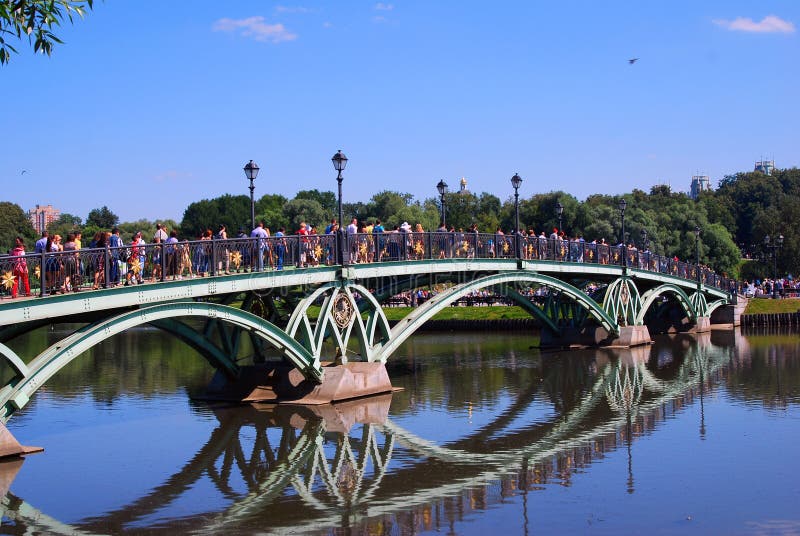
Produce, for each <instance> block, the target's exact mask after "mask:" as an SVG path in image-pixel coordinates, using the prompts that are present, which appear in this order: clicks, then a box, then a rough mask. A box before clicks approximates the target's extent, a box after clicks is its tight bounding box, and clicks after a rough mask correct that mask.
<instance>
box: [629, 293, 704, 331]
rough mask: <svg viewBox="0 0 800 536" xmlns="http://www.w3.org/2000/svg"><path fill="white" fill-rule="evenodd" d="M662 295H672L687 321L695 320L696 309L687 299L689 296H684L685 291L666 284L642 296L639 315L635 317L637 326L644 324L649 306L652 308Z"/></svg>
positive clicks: (689, 299)
mask: <svg viewBox="0 0 800 536" xmlns="http://www.w3.org/2000/svg"><path fill="white" fill-rule="evenodd" d="M664 294H671V295H673V296H674V297H675V299H676V300H677V301H678V303H679V304H680V306H681V308H682V309H683V311H684V312H685V313H686V315H687V316H688V317H689V319H691V320H692V321H695V320H696V319H697V316H698V314H697V309H696V308H695V306H694V303H693V302H692V300H691V298H689V296H688V295H687V294H686V291H684V290H683V289H682V288H680V287H679V286H677V285H673V284H671V283H666V284H663V285H659V286H657V287H655V288H652V289H650V290H648V291H647V292H645V293H644V294H642V307H641V310H640V311H639V315H638V316H637V317H636V324H637V325H640V324H643V323H644V317H645V315H646V314H647V311H648V310H649V309H650V306H652V305H653V303H654V302H655V301H656V300H657V299H658V298H659V297H661V296H663V295H664ZM700 316H702V315H700Z"/></svg>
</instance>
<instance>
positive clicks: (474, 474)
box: [2, 336, 737, 534]
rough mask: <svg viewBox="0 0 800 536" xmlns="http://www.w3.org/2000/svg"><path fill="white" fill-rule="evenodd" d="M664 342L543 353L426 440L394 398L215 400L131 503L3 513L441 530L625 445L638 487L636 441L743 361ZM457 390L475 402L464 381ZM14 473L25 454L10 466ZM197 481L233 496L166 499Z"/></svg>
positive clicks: (14, 500) (78, 527) (44, 521)
mask: <svg viewBox="0 0 800 536" xmlns="http://www.w3.org/2000/svg"><path fill="white" fill-rule="evenodd" d="M664 351H665V347H664V346H658V347H656V346H653V347H642V348H638V349H631V350H614V351H612V350H592V351H590V352H589V351H587V352H582V353H576V352H571V353H569V354H564V355H550V356H547V357H545V358H544V359H543V364H542V367H541V369H540V370H537V371H536V372H535V373H536V374H541V381H539V382H536V383H533V382H531V383H530V385H526V386H522V388H520V389H519V390H518V391H517V393H518V395H517V398H516V399H515V400H513V401H511V403H510V404H509V406H508V408H506V409H505V410H504V411H501V412H500V413H499V414H498V415H496V417H495V418H494V419H493V420H492V421H491V422H489V423H487V424H485V425H483V426H479V427H478V428H477V430H476V431H474V432H472V433H470V434H467V435H464V436H463V437H459V438H456V439H453V440H450V441H446V442H436V441H431V440H428V439H425V438H423V437H419V436H417V435H416V434H415V433H414V432H412V431H410V430H408V429H404V428H403V427H401V426H399V425H398V424H396V423H395V422H394V421H393V420H392V419H391V418H389V413H390V411H389V409H390V404H392V403H393V401H392V395H385V396H382V397H372V398H368V399H365V400H358V401H352V402H348V403H343V404H337V405H335V406H330V405H329V406H319V407H296V406H257V405H254V406H242V407H240V406H236V407H223V408H218V409H216V410H215V411H214V415H215V417H216V419H217V422H218V424H217V426H216V428H215V429H214V431H213V432H212V434H211V436H210V437H209V439H208V441H207V442H206V444H205V445H203V446H202V447H201V448H200V450H199V451H198V452H197V453H196V454H195V455H194V456H193V457H192V458H191V459H190V460H189V461H188V462H187V463H186V464H185V465H184V466H183V467H182V468H181V469H180V470H179V471H178V472H176V473H175V474H173V475H172V476H170V477H169V478H167V479H166V480H165V481H164V482H163V483H162V484H161V485H159V486H157V487H155V488H153V489H152V490H151V491H150V492H149V493H148V494H146V495H145V496H142V497H140V498H139V499H137V500H135V501H134V502H132V503H130V504H127V505H125V506H123V507H120V508H118V509H116V510H114V511H110V512H107V513H104V514H102V515H98V516H96V517H92V518H88V519H84V520H82V521H81V522H78V523H75V524H73V525H71V526H67V525H62V524H60V523H59V522H58V521H56V520H54V519H51V518H48V517H47V516H46V515H45V514H44V513H42V512H38V511H37V510H35V508H33V507H32V506H31V505H29V504H28V503H26V502H25V501H24V500H23V499H21V498H18V497H16V496H15V495H14V494H13V493H7V494H6V495H5V498H4V499H3V502H2V504H3V509H4V512H3V514H4V517H3V519H4V520H5V521H4V524H6V523H7V522H12V523H13V524H14V527H16V529H18V530H19V532H20V533H22V532H36V531H40V532H44V533H55V534H57V533H62V534H66V533H75V532H76V531H77V532H79V533H112V534H116V533H121V532H125V531H126V530H130V529H131V528H135V527H139V528H142V527H146V528H147V531H148V532H150V533H157V532H169V533H174V532H175V531H176V530H180V531H181V532H193V533H213V534H217V533H223V532H225V531H230V530H235V531H237V532H248V531H252V532H257V531H259V530H263V529H264V527H270V530H274V531H279V532H280V531H286V532H294V533H301V532H318V531H325V530H334V529H336V528H337V527H338V528H342V527H345V528H346V532H347V531H351V530H352V531H356V532H368V533H386V532H390V531H391V530H393V529H392V528H393V527H394V530H400V531H401V532H403V533H405V532H413V531H417V530H445V529H446V528H447V527H448V526H449V527H452V526H453V524H454V523H457V522H459V521H460V520H462V519H464V518H465V517H466V516H469V515H470V514H471V513H472V512H479V511H482V510H484V509H486V508H488V507H489V506H491V505H492V504H497V503H499V502H503V501H504V500H506V499H507V498H509V497H513V496H516V495H518V494H522V495H523V496H524V499H525V500H526V501H527V493H529V492H531V491H536V490H539V489H544V488H545V487H546V486H548V485H553V484H556V485H560V486H570V485H571V479H572V478H573V475H574V473H575V472H576V471H581V470H584V469H585V468H587V467H588V466H590V465H591V464H592V463H593V461H595V460H597V459H602V458H603V457H604V455H605V454H606V453H608V452H610V451H613V450H615V449H617V448H619V447H623V446H624V447H625V448H626V449H627V451H628V454H629V458H628V461H629V465H628V471H629V475H628V480H627V485H628V490H629V492H633V491H634V478H633V464H632V454H631V447H632V444H633V441H634V439H636V438H637V437H640V436H642V435H644V434H648V433H651V432H652V431H653V430H654V429H655V427H656V426H657V424H658V423H659V422H661V421H662V420H664V419H665V418H668V417H669V416H671V415H673V414H674V413H675V412H678V411H680V410H681V408H683V407H685V406H686V405H689V404H692V403H693V402H694V400H695V397H697V396H703V393H706V394H707V393H708V392H709V390H711V389H713V386H714V385H716V384H717V383H718V382H719V381H720V380H721V376H720V371H721V370H722V367H723V366H726V365H728V364H729V363H732V362H736V360H737V355H736V350H735V347H734V346H730V345H728V346H718V345H715V344H712V343H711V340H710V338H709V337H708V336H706V337H701V338H691V337H677V338H674V339H672V342H671V343H669V346H668V348H667V351H668V352H669V353H670V354H671V355H670V358H669V359H664V355H663V354H664ZM460 392H462V393H463V395H464V398H466V399H467V400H468V398H467V397H469V396H470V394H469V393H468V390H467V389H464V388H463V387H462V388H460ZM400 395H401V396H396V398H395V400H394V403H395V407H394V408H393V409H394V411H395V412H398V413H402V412H403V411H404V410H405V409H407V406H406V405H402V404H401V405H399V407H398V405H397V401H398V399H402V398H403V396H402V393H400ZM467 400H465V399H462V400H461V402H462V407H466V402H467ZM542 400H547V401H549V404H550V405H551V406H552V407H553V408H555V409H556V410H557V411H555V412H554V414H553V416H552V417H551V418H549V419H546V420H541V421H536V422H522V423H521V422H519V420H518V419H515V416H516V415H518V414H520V413H521V412H523V410H524V408H525V407H527V406H528V405H530V404H532V403H534V401H536V402H537V403H541V401H542ZM451 403H452V404H454V405H457V404H458V401H457V400H456V399H453V400H451ZM701 426H705V425H704V423H701ZM398 453H401V454H402V455H401V456H400V457H399V458H398ZM16 470H19V465H17V466H16V467H15V468H11V467H10V466H9V471H11V472H12V473H13V472H14V471H16ZM9 474H11V473H9ZM14 474H15V473H14ZM201 478H207V479H209V480H210V481H212V482H213V485H214V486H215V488H216V489H217V490H218V491H219V493H220V494H221V496H223V497H224V498H225V501H226V503H225V504H223V505H221V507H220V505H215V506H214V507H213V508H212V509H210V510H209V511H208V512H206V513H204V514H199V515H191V516H186V517H175V516H171V514H170V511H171V510H170V505H172V504H174V503H176V502H177V501H179V500H180V499H181V497H182V496H183V495H184V494H185V493H187V491H188V490H190V489H191V488H192V487H193V486H194V485H195V484H196V483H197V482H198V481H199V480H200V479H201ZM10 479H13V474H11V476H10ZM487 482H488V484H487ZM154 520H155V521H154ZM526 527H527V523H526ZM16 529H15V531H16Z"/></svg>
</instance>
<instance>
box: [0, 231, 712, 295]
mask: <svg viewBox="0 0 800 536" xmlns="http://www.w3.org/2000/svg"><path fill="white" fill-rule="evenodd" d="M339 233H340V226H339V222H338V221H337V219H335V218H334V219H332V220H331V222H330V223H329V224H328V225H327V226H326V227H325V229H324V232H323V233H322V234H319V233H318V232H317V227H316V226H314V225H311V224H307V223H306V222H301V223H300V225H299V226H298V229H297V230H296V232H295V233H293V234H291V235H287V234H286V230H285V229H284V228H283V227H281V228H279V229H278V230H277V231H276V232H275V233H274V234H272V233H271V231H270V229H269V227H267V226H266V225H265V224H264V222H259V223H258V224H257V225H256V226H255V227H254V228H253V229H252V230H251V231H250V232H249V233H248V232H247V231H246V230H245V229H244V228H240V229H239V232H238V233H237V234H236V236H234V237H231V236H229V235H228V231H227V229H226V227H225V226H224V225H219V226H218V228H217V230H216V232H213V231H212V230H211V229H206V230H204V231H203V232H201V233H200V234H199V236H198V237H197V239H196V240H193V241H191V242H190V241H188V240H186V239H185V238H184V239H182V240H181V239H179V237H178V233H177V231H176V230H174V229H173V230H169V229H167V228H166V227H164V226H163V225H162V224H157V225H156V231H155V233H154V234H153V236H152V238H151V241H150V242H149V243H148V242H147V241H146V240H145V237H144V236H143V233H142V232H141V231H139V232H135V233H133V234H132V235H131V236H130V237H129V239H128V240H127V242H126V241H125V240H123V238H122V236H121V234H120V230H119V229H118V228H113V229H111V230H110V231H100V232H97V233H95V234H94V236H92V238H91V239H90V240H89V242H88V244H84V238H83V236H82V233H81V232H80V231H76V232H73V233H69V234H67V237H66V240H63V242H62V237H61V236H60V235H58V234H53V235H52V236H51V235H50V234H49V233H48V232H46V231H45V232H44V233H42V237H41V238H40V239H39V240H37V241H36V243H35V244H34V248H33V253H34V254H36V255H41V254H43V253H45V254H46V255H44V256H42V258H43V259H44V262H43V263H42V264H43V267H41V268H37V270H38V272H39V273H37V276H38V277H41V279H42V282H43V284H44V286H45V288H46V290H47V292H48V293H65V292H78V291H80V290H83V289H88V288H93V289H98V288H108V287H114V286H119V285H136V284H143V283H146V282H156V281H159V280H163V279H168V278H169V279H173V280H175V279H182V278H195V277H205V276H208V275H211V274H212V273H213V274H223V273H224V274H229V273H231V272H241V271H263V270H266V269H274V270H283V269H284V267H285V266H286V264H287V263H289V262H290V263H291V264H292V265H294V266H297V267H301V268H302V267H311V266H317V265H320V264H326V265H332V264H336V263H338V262H339V256H340V255H342V254H344V255H345V256H346V260H347V262H348V263H351V264H359V263H371V262H380V261H387V260H421V259H423V258H439V259H445V258H457V257H463V258H476V257H477V258H503V257H506V258H512V257H516V256H517V255H519V256H520V257H522V258H524V259H553V260H560V261H570V262H589V263H597V264H623V263H626V264H627V265H628V266H631V267H638V268H643V269H650V270H656V271H661V272H668V273H675V274H677V275H682V276H684V277H687V276H688V273H679V272H678V266H679V264H681V263H679V262H678V259H677V257H675V258H672V259H665V258H664V257H660V256H656V255H652V254H651V253H650V251H649V249H647V247H646V246H645V247H644V248H642V249H641V250H639V249H637V248H636V245H635V244H627V245H625V244H617V245H611V244H608V243H606V241H605V239H604V238H601V239H599V240H592V241H586V240H584V238H583V236H581V235H577V236H573V237H568V236H567V235H566V234H565V233H564V231H563V230H559V229H557V228H553V230H552V232H551V233H550V234H549V235H547V234H546V233H545V232H544V231H541V232H540V233H539V234H536V233H535V232H534V231H533V230H532V229H529V230H528V231H527V232H525V233H520V235H519V238H518V239H517V237H515V236H514V234H513V233H504V232H503V230H502V229H497V230H496V231H495V232H494V233H480V232H479V231H478V228H477V225H476V224H472V225H471V226H470V227H469V228H468V229H467V230H466V231H465V230H463V229H456V228H455V227H454V226H452V225H451V226H446V225H444V223H442V224H441V225H440V226H439V227H438V228H437V229H436V230H435V232H434V233H426V232H425V230H424V229H423V226H422V225H421V224H419V223H417V224H416V225H415V226H413V227H412V226H411V225H409V224H408V222H403V223H402V224H400V225H396V226H394V227H393V228H391V229H387V228H385V227H384V226H383V224H382V222H381V221H380V219H374V220H369V221H359V220H358V219H356V218H353V219H352V220H351V221H350V223H349V224H348V225H347V226H346V227H345V228H344V230H343V231H342V234H343V235H345V238H344V241H345V242H344V246H343V247H342V249H343V251H342V252H340V251H339V250H338V247H337V235H338V234H339ZM517 248H519V251H517ZM9 253H10V258H12V259H13V262H12V263H11V266H12V270H11V273H12V277H11V279H12V280H13V281H12V282H11V285H10V287H11V288H10V290H11V294H12V297H17V296H18V295H19V294H21V295H23V296H29V295H30V272H31V270H30V268H31V267H30V266H28V263H29V261H30V256H26V253H27V250H26V248H25V244H24V241H23V239H22V238H20V237H17V239H16V244H15V247H14V248H13V250H12V251H11V252H9ZM37 258H38V257H37ZM659 263H660V264H659ZM34 264H35V261H34ZM683 269H684V270H685V266H684V268H683ZM706 269H707V268H706ZM709 271H710V270H709ZM90 285H91V286H90ZM6 286H9V285H8V282H6Z"/></svg>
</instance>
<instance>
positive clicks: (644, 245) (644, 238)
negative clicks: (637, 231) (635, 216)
mask: <svg viewBox="0 0 800 536" xmlns="http://www.w3.org/2000/svg"><path fill="white" fill-rule="evenodd" d="M641 235H642V249H644V250H647V249H650V240H648V238H647V229H642V232H641Z"/></svg>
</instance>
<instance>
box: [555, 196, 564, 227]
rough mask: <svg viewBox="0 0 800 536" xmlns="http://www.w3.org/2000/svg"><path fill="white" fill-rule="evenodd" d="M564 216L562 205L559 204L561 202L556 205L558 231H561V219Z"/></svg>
mask: <svg viewBox="0 0 800 536" xmlns="http://www.w3.org/2000/svg"><path fill="white" fill-rule="evenodd" d="M563 215H564V205H562V204H561V201H558V202H557V203H556V216H558V230H559V231H560V230H561V217H562V216H563Z"/></svg>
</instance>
